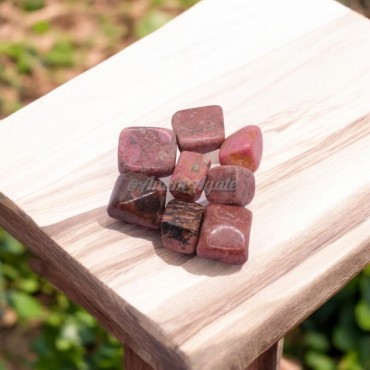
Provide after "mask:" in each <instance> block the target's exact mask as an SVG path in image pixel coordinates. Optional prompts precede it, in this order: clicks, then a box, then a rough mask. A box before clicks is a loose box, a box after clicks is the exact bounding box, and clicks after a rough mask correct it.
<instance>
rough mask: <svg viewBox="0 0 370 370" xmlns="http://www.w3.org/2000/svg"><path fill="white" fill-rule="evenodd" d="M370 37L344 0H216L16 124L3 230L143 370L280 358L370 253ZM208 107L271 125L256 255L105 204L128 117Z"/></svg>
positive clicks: (6, 149)
mask: <svg viewBox="0 0 370 370" xmlns="http://www.w3.org/2000/svg"><path fill="white" fill-rule="evenodd" d="M369 40H370V23H369V21H368V20H367V19H365V18H363V17H361V16H359V15H356V14H355V13H353V12H352V11H351V10H349V9H347V8H345V7H344V6H342V5H340V4H338V3H336V2H334V1H331V0H299V1H296V0H295V1H293V0H290V1H281V2H279V4H278V5H277V4H276V2H275V1H273V0H259V1H246V0H233V1H221V0H205V1H202V2H201V3H199V4H198V5H196V6H195V7H193V8H192V9H191V10H190V11H188V12H186V13H185V14H183V15H181V16H180V17H178V18H177V19H175V20H174V21H172V22H170V23H169V24H168V25H166V26H164V27H163V28H162V29H160V30H159V31H157V32H155V33H154V34H152V35H150V36H149V37H147V38H145V39H143V40H141V41H140V42H138V43H136V44H134V45H132V46H130V47H128V48H127V49H125V50H124V51H123V52H121V53H119V54H117V55H116V56H114V57H112V58H110V59H109V60H107V61H106V62H104V63H102V64H100V65H99V66H97V67H96V68H93V69H92V70H90V71H88V72H86V73H84V74H82V75H81V76H79V77H78V78H76V79H73V80H72V81H70V82H69V83H67V84H65V85H63V86H61V87H60V88H58V89H56V90H55V91H53V92H52V93H50V94H48V95H46V96H45V97H43V98H41V99H39V100H38V101H36V102H34V103H33V104H30V105H29V106H27V107H25V108H23V109H22V110H20V111H19V112H17V113H16V114H14V115H12V116H10V117H9V118H7V119H5V120H3V121H1V122H0V148H1V154H0V191H1V194H0V225H1V226H3V227H4V228H5V229H6V230H8V231H9V232H10V233H11V234H13V235H14V236H15V237H16V238H18V239H19V240H20V241H21V242H23V243H24V244H25V245H26V246H27V247H28V248H29V249H30V250H31V251H32V252H33V253H34V255H35V256H37V257H38V259H36V260H34V261H33V262H32V265H33V267H34V269H35V270H37V271H39V272H40V273H41V274H42V275H44V276H47V277H48V278H49V279H50V280H51V281H52V282H53V283H54V284H55V285H56V286H57V287H59V288H60V289H62V290H63V291H65V292H66V293H67V294H68V295H69V296H70V297H71V298H72V299H74V300H75V301H77V302H78V303H80V304H81V305H82V306H84V307H85V308H87V309H88V310H89V311H90V312H91V313H92V314H93V315H94V316H96V317H97V319H98V320H99V321H100V322H101V323H102V325H103V326H105V327H106V328H107V329H108V330H110V331H111V332H112V333H113V334H114V335H116V336H117V337H118V338H119V339H120V340H121V341H122V342H123V343H125V345H126V346H127V347H126V354H125V357H126V365H127V369H150V368H153V369H157V370H226V369H230V370H231V369H233V370H242V369H243V370H244V369H247V368H248V369H266V370H271V369H275V368H276V367H277V362H278V361H277V358H278V356H279V350H278V347H279V346H278V345H277V344H276V343H277V342H278V341H279V339H280V338H282V337H283V336H284V334H285V333H286V332H288V331H289V330H290V329H291V328H293V327H294V326H296V325H297V324H298V323H299V322H301V321H302V320H303V319H304V318H305V317H307V316H308V315H309V314H311V313H312V312H313V311H314V310H315V309H317V308H318V307H319V306H320V305H321V304H323V303H324V302H325V301H326V300H328V299H329V298H330V297H331V296H332V295H333V294H334V293H335V292H336V291H338V290H339V289H340V288H341V287H343V286H344V285H345V284H346V283H347V282H348V281H349V280H350V279H351V278H352V277H353V276H354V275H355V274H357V273H358V272H359V271H360V270H361V269H362V268H363V267H364V266H365V265H366V264H367V263H368V262H369V261H370V243H369V229H370V220H369V214H370V161H369V159H370V73H369V60H370V43H369ZM208 104H220V105H221V106H222V107H223V108H224V112H225V123H226V133H227V134H230V133H232V132H233V131H235V130H237V129H239V128H240V127H242V126H244V125H246V124H249V123H254V124H258V125H259V126H260V127H261V129H262V131H263V133H264V139H265V149H264V156H263V159H262V164H261V167H260V169H259V171H258V172H257V173H256V180H257V193H256V197H255V199H254V200H253V202H252V203H251V205H250V207H249V209H250V210H251V211H252V212H253V215H254V221H253V225H252V234H251V240H250V258H249V261H248V263H247V264H245V265H244V266H242V267H240V266H239V267H236V266H226V265H222V264H219V263H215V262H212V261H206V260H203V259H201V258H198V257H189V256H184V255H180V254H176V253H173V252H171V251H169V250H165V249H163V248H161V246H160V241H159V237H158V233H157V232H154V231H150V230H146V229H143V228H140V227H136V226H134V225H130V224H123V223H119V222H117V221H115V220H113V219H111V218H109V217H108V216H107V213H106V206H107V202H108V199H109V196H110V193H111V190H112V187H113V184H114V182H115V180H116V177H117V175H118V169H117V158H116V155H117V153H116V152H117V141H118V134H119V132H120V131H121V129H122V128H123V127H125V126H131V125H151V126H163V127H170V118H171V115H172V114H173V113H174V112H175V111H177V110H179V109H184V108H188V107H194V106H201V105H208ZM130 348H131V349H132V350H131V349H130ZM259 356H260V357H259ZM253 361H255V362H254V363H253V364H252V362H253ZM149 365H150V366H149ZM248 366H249V367H248Z"/></svg>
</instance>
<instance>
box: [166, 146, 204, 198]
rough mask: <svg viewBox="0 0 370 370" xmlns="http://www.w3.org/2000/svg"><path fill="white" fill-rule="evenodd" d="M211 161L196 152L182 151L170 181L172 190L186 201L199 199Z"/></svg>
mask: <svg viewBox="0 0 370 370" xmlns="http://www.w3.org/2000/svg"><path fill="white" fill-rule="evenodd" d="M210 166H211V161H210V160H209V159H208V160H205V159H204V158H203V155H202V154H200V153H194V152H186V151H185V152H181V154H180V158H179V160H178V162H177V165H176V167H175V170H174V172H173V175H172V178H171V182H170V192H171V194H172V195H173V196H174V198H176V199H180V200H184V201H186V202H194V201H196V200H198V199H199V198H200V196H201V194H202V191H203V188H204V185H205V182H206V177H207V172H208V169H209V167H210Z"/></svg>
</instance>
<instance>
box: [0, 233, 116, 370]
mask: <svg viewBox="0 0 370 370" xmlns="http://www.w3.org/2000/svg"><path fill="white" fill-rule="evenodd" d="M27 258H28V253H26V252H25V250H24V248H23V247H22V245H21V244H19V243H18V242H17V241H16V240H14V239H13V238H11V237H10V236H9V235H8V234H7V233H5V232H4V231H2V230H0V329H1V330H0V343H1V347H0V369H17V370H20V369H37V370H51V369H55V370H73V369H76V370H90V369H121V368H122V348H121V345H120V343H118V341H117V340H116V339H114V338H113V337H112V336H110V335H109V334H107V333H106V332H105V330H103V329H102V328H101V327H100V326H99V325H98V324H97V322H96V321H95V319H94V318H93V317H92V316H91V315H90V314H88V313H87V312H86V311H85V310H84V309H82V308H80V307H79V306H77V305H75V304H73V303H72V302H70V301H69V300H68V299H67V298H66V297H65V295H63V294H62V293H60V292H58V291H57V290H56V289H55V288H53V287H52V286H51V285H50V284H48V283H47V282H46V281H44V280H42V279H41V278H39V277H38V276H37V275H35V274H34V273H33V272H32V271H31V270H30V269H29V267H28V265H27V262H26V261H27ZM7 366H8V367H7Z"/></svg>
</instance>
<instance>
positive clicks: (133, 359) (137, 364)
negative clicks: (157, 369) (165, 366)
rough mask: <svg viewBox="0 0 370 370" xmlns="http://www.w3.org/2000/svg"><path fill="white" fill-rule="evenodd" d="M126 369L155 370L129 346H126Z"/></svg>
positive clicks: (124, 360) (124, 358) (124, 361)
mask: <svg viewBox="0 0 370 370" xmlns="http://www.w3.org/2000/svg"><path fill="white" fill-rule="evenodd" d="M123 348H124V357H123V363H124V369H125V370H153V368H152V367H151V366H150V365H148V364H147V363H146V362H145V361H144V360H143V359H142V358H141V357H139V356H138V355H137V354H136V353H135V352H134V351H133V350H132V349H131V348H130V347H129V346H128V345H126V344H125V345H124V347H123Z"/></svg>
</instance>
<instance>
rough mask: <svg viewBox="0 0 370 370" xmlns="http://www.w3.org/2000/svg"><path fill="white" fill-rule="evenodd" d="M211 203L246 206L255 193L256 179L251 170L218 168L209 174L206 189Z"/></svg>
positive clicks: (232, 167) (229, 167) (235, 167)
mask: <svg viewBox="0 0 370 370" xmlns="http://www.w3.org/2000/svg"><path fill="white" fill-rule="evenodd" d="M204 191H205V193H206V197H207V199H208V201H209V202H210V203H219V204H232V205H237V206H242V207H244V206H246V205H247V204H248V203H250V202H251V201H252V199H253V197H254V193H255V179H254V174H253V172H252V171H251V170H249V169H248V168H245V167H240V166H218V167H214V168H211V169H210V170H209V171H208V173H207V182H206V185H205V188H204Z"/></svg>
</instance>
